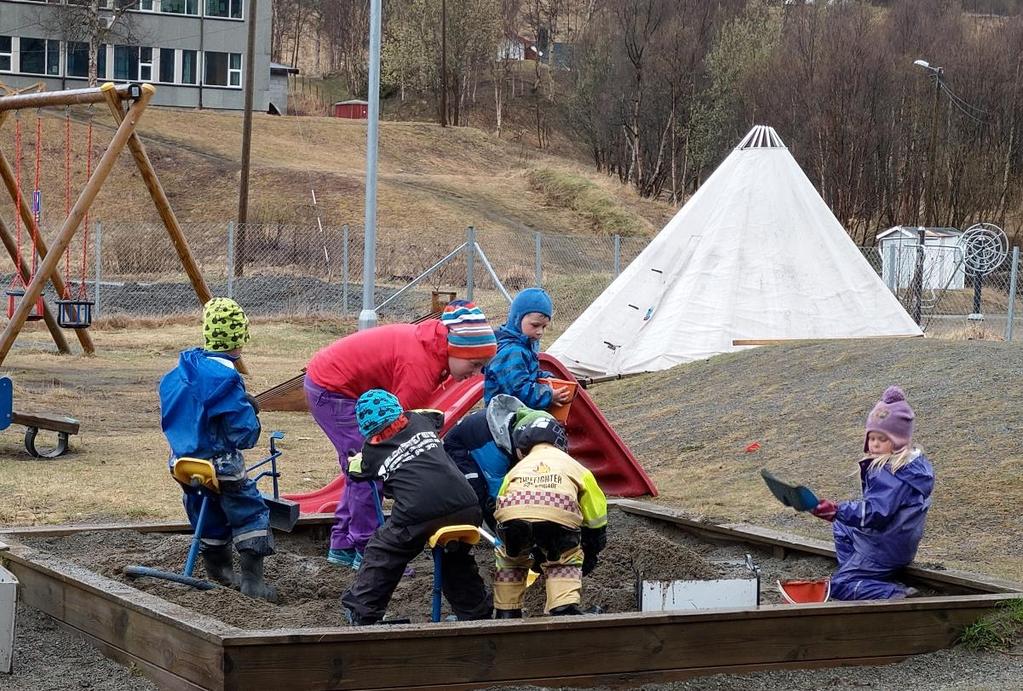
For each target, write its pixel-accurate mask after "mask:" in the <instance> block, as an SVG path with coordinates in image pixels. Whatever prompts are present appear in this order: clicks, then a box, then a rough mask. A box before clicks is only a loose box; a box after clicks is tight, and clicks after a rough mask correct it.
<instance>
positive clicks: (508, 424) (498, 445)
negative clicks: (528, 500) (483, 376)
mask: <svg viewBox="0 0 1023 691" xmlns="http://www.w3.org/2000/svg"><path fill="white" fill-rule="evenodd" d="M524 409H526V406H524V405H522V401H520V400H519V399H517V398H515V397H514V396H508V395H505V394H497V395H496V396H494V397H493V398H491V399H490V403H488V404H487V407H486V408H484V409H483V410H477V411H476V412H474V413H472V414H470V415H467V416H465V417H464V418H462V419H461V420H459V422H458V424H457V425H455V426H454V427H453V428H452V429H451V430H450V431H449V432H448V433H447V434H446V435H444V450H445V451H447V453H448V455H449V456H451V460H453V461H454V462H455V465H457V466H458V469H459V470H461V471H462V473H463V474H464V475H465V479H466V480H468V481H469V485H470V486H471V487H472V489H473V491H474V492H476V497H477V498H478V499H479V504H480V509H482V511H483V520H484V521H486V523H487V525H488V526H490V528H491V529H492V530H496V529H497V522H496V521H495V520H494V511H495V509H496V508H497V503H496V502H497V492H498V490H500V489H501V483H502V482H503V481H504V476H505V475H507V474H508V469H509V468H511V466H512V464H513V463H514V461H515V450H514V449H513V448H512V439H511V429H512V425H513V423H514V422H515V420H516V418H517V417H518V415H517V414H518V413H519V411H521V410H524Z"/></svg>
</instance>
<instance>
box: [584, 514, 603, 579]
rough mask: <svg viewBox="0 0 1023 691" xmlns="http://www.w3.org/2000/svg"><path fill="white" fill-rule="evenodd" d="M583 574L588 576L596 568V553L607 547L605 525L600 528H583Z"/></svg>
mask: <svg viewBox="0 0 1023 691" xmlns="http://www.w3.org/2000/svg"><path fill="white" fill-rule="evenodd" d="M582 533H583V534H582V540H581V542H582V548H583V575H584V576H588V575H589V574H590V572H591V571H593V569H595V568H597V555H598V554H600V552H601V551H602V550H603V549H604V548H605V547H607V526H603V527H601V528H583V530H582Z"/></svg>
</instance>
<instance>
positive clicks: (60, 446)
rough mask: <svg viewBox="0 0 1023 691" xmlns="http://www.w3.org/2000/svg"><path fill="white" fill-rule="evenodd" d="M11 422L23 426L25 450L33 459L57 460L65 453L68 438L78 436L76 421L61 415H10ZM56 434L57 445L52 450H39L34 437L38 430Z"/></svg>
mask: <svg viewBox="0 0 1023 691" xmlns="http://www.w3.org/2000/svg"><path fill="white" fill-rule="evenodd" d="M11 422H13V423H14V424H16V425H24V426H25V450H26V451H28V453H29V454H30V455H31V456H33V457H34V458H57V457H58V456H61V455H63V454H64V452H65V451H67V444H68V437H69V436H70V435H72V434H78V428H79V424H78V420H76V419H74V418H72V417H65V416H63V415H24V414H22V413H16V412H12V413H11ZM41 429H42V430H46V431H48V432H56V433H57V445H56V446H55V447H53V448H52V449H44V450H42V451H41V450H39V449H38V448H37V447H36V436H37V435H38V434H39V430H41Z"/></svg>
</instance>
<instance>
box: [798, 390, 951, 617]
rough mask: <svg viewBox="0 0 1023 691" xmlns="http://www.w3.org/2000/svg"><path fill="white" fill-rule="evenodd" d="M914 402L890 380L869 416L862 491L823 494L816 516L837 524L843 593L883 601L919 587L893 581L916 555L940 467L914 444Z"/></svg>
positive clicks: (839, 594)
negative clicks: (838, 496) (840, 496)
mask: <svg viewBox="0 0 1023 691" xmlns="http://www.w3.org/2000/svg"><path fill="white" fill-rule="evenodd" d="M915 417H916V416H915V415H914V413H913V409H912V408H910V407H909V403H907V402H906V396H905V394H904V393H903V392H902V389H900V388H899V387H897V386H890V387H888V389H887V390H886V391H885V392H884V395H883V396H882V397H881V400H880V401H878V402H877V404H876V405H875V406H874V408H873V409H872V410H871V411H870V415H868V416H867V425H866V436H865V438H864V441H863V451H864V453H865V454H866V457H865V458H863V460H861V461H860V463H859V467H860V483H861V485H862V488H863V497H862V498H860V499H854V500H851V501H843V502H839V503H837V504H836V503H835V502H833V501H830V500H828V499H825V500H823V501H821V502H820V503H819V504H818V505H817V508H816V509H814V510H813V512H812V513H813V515H814V516H817V517H818V518H822V519H824V520H826V521H831V522H833V523H834V535H835V552H836V556H837V557H838V570H837V571H836V572H835V574H834V576H832V578H831V596H832V597H833V598H835V599H837V600H883V599H893V598H902V597H906V596H908V595H913V594H915V592H916V591H915V589H913V588H907V587H906V586H904V585H902V584H901V583H898V582H896V581H895V580H894V577H895V576H896V575H897V573H898V571H899V570H900V569H901V568H902V567H904V566H906V565H908V564H909V563H910V562H912V561H913V558H914V557H915V556H916V550H917V547H918V546H919V544H920V538H921V537H923V534H924V523H925V522H926V520H927V509H928V508H930V506H931V490H933V489H934V469H933V468H932V467H931V463H930V461H929V460H928V459H927V457H926V456H925V455H924V453H923V451H921V450H920V449H919V448H916V447H914V446H913V444H912V440H913V424H914V420H915Z"/></svg>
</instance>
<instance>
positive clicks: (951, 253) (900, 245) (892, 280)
mask: <svg viewBox="0 0 1023 691" xmlns="http://www.w3.org/2000/svg"><path fill="white" fill-rule="evenodd" d="M920 231H923V233H924V241H923V281H922V284H923V289H924V290H945V289H948V290H960V289H962V288H963V286H964V285H965V282H966V271H965V267H964V265H963V244H962V232H961V231H959V230H956V229H955V228H915V227H908V226H895V227H893V228H889V229H888V230H886V231H884V232H882V233H878V234H877V237H876V238H875V239H876V240H877V249H878V252H879V253H880V255H881V278H882V279H883V280H884V282H885V285H887V286H888V287H889V288H890V289H891V290H892V291H896V290H903V289H906V288H910V287H912V285H913V280H914V277H915V276H916V269H917V263H918V250H919V249H920Z"/></svg>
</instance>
